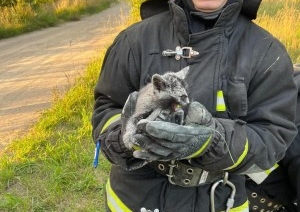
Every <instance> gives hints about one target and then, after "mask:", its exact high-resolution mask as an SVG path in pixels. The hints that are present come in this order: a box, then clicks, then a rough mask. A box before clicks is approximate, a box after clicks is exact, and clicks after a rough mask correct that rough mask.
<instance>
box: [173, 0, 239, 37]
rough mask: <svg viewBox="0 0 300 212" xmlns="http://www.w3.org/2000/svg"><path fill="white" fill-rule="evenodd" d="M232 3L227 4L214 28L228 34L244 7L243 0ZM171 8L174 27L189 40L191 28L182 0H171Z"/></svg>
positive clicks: (232, 1)
mask: <svg viewBox="0 0 300 212" xmlns="http://www.w3.org/2000/svg"><path fill="white" fill-rule="evenodd" d="M229 1H230V3H229V4H228V5H226V6H225V8H224V9H223V11H222V12H221V14H220V16H219V18H218V19H217V21H216V23H215V25H214V27H213V29H215V28H221V29H224V32H225V34H226V36H229V35H230V34H231V32H232V31H233V29H234V26H235V23H236V21H237V18H238V16H239V14H240V11H241V8H242V0H229ZM169 8H170V11H171V14H172V19H173V21H174V27H175V30H176V32H178V33H177V34H178V36H182V37H181V39H184V40H185V41H188V38H189V28H188V21H187V17H186V15H185V12H184V10H183V8H182V2H181V0H170V1H169Z"/></svg>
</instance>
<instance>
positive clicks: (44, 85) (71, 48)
mask: <svg viewBox="0 0 300 212" xmlns="http://www.w3.org/2000/svg"><path fill="white" fill-rule="evenodd" d="M128 14H129V6H128V5H127V4H126V3H118V4H114V5H112V6H111V7H110V8H109V9H107V10H105V11H103V12H101V13H99V14H96V15H92V16H88V17H85V18H82V19H81V20H80V21H76V22H70V23H65V24H62V25H59V26H58V27H51V28H47V29H44V30H40V31H36V32H32V33H28V34H25V35H21V36H17V37H13V38H9V39H4V40H0V64H1V65H0V138H1V140H0V150H1V149H2V150H3V149H4V148H5V147H6V146H7V145H8V144H9V143H10V142H11V141H12V140H13V139H15V138H17V137H19V136H22V135H24V133H26V132H27V131H28V130H29V129H30V127H32V125H34V123H36V121H37V120H38V118H39V116H40V114H41V112H42V111H43V110H45V109H47V108H49V107H50V106H51V105H50V104H51V97H52V95H53V91H54V90H56V89H58V90H59V91H64V90H65V89H66V88H67V87H68V86H70V84H71V82H72V79H74V78H75V77H76V76H78V75H79V74H80V73H82V72H83V71H84V70H85V67H86V66H87V64H88V63H89V62H90V61H91V60H92V59H93V58H94V57H95V56H96V54H97V53H99V52H100V51H102V50H103V49H105V48H106V47H107V46H108V45H109V44H110V43H111V41H112V38H113V37H115V36H116V35H117V32H118V31H119V28H118V26H120V24H122V23H124V20H126V18H127V16H128Z"/></svg>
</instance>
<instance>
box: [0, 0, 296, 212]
mask: <svg viewBox="0 0 300 212" xmlns="http://www.w3.org/2000/svg"><path fill="white" fill-rule="evenodd" d="M132 1H133V0H132ZM287 2H293V0H289V1H287ZM133 5H134V8H133V10H132V14H131V19H130V21H129V23H128V24H130V23H132V22H134V21H137V20H139V18H137V17H138V10H137V8H136V7H138V5H139V1H138V0H135V1H134V4H133ZM262 6H263V8H264V10H260V14H259V18H258V19H257V20H256V22H257V23H258V24H259V25H266V28H267V29H269V30H270V31H271V32H272V33H273V34H275V33H279V32H277V31H278V26H280V30H281V29H283V28H284V30H285V32H286V33H285V32H282V33H281V34H282V37H281V38H280V40H281V41H282V42H283V43H286V45H287V46H288V49H289V52H290V53H291V55H292V58H293V61H294V62H299V54H298V53H297V52H298V49H300V48H298V46H299V43H300V38H299V35H298V34H297V33H296V35H294V33H292V32H293V31H294V32H298V31H299V25H298V24H297V23H300V20H299V16H298V15H297V13H299V8H298V9H296V10H295V8H293V7H285V6H282V5H280V4H279V3H278V6H276V5H275V6H276V8H277V9H276V10H275V9H274V11H271V12H268V8H269V7H268V6H270V8H273V7H275V6H274V3H273V1H272V0H269V1H268V0H265V2H264V3H263V5H262ZM297 11H298V12H297ZM292 14H293V15H292ZM294 15H296V16H295V17H291V16H294ZM291 22H295V23H291ZM275 26H277V28H276V27H275ZM123 27H126V26H123ZM294 36H296V37H294ZM112 39H113V38H112ZM293 39H294V41H293V42H294V43H292V40H293ZM295 48H296V49H295ZM297 48H298V49H297ZM103 57H104V52H103V53H102V54H101V55H100V56H99V57H97V58H96V59H95V60H93V61H92V62H91V63H90V65H89V66H88V67H87V69H86V70H85V72H84V74H83V75H82V76H81V77H79V78H78V79H76V80H75V82H74V84H73V86H72V87H71V89H70V90H68V91H67V92H66V93H65V94H64V93H59V92H57V91H56V92H54V93H53V102H52V107H51V108H50V109H48V110H46V111H44V113H43V115H42V117H41V119H40V120H39V121H38V122H37V124H36V125H35V126H34V127H33V128H32V129H31V131H30V132H29V133H28V134H27V135H26V136H25V137H24V138H22V139H20V140H16V141H14V142H13V143H12V144H11V145H10V146H9V147H8V148H7V149H6V150H5V152H3V153H2V154H1V157H0V211H5V212H6V211H7V212H8V211H13V212H19V211H20V212H23V211H66V212H68V211H87V212H90V211H91V212H92V211H100V212H101V211H104V209H103V208H104V204H103V198H104V186H105V182H106V179H107V175H108V172H109V168H110V164H109V163H108V162H107V161H106V160H105V159H104V158H103V157H101V158H100V165H99V167H98V168H97V169H93V168H92V160H93V151H94V144H93V142H92V138H91V125H90V118H91V113H92V108H93V96H92V95H93V88H94V85H95V83H96V80H97V76H98V74H99V69H100V66H101V64H102V61H103ZM297 60H298V61H297Z"/></svg>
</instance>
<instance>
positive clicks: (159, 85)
mask: <svg viewBox="0 0 300 212" xmlns="http://www.w3.org/2000/svg"><path fill="white" fill-rule="evenodd" d="M152 84H153V86H154V88H155V89H157V90H159V91H161V90H164V89H165V88H166V87H167V81H166V80H165V79H164V78H162V77H161V76H160V75H159V74H154V75H153V76H152Z"/></svg>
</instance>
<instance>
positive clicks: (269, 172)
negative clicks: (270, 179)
mask: <svg viewBox="0 0 300 212" xmlns="http://www.w3.org/2000/svg"><path fill="white" fill-rule="evenodd" d="M278 166H279V165H278V164H277V163H276V164H275V165H274V166H273V167H272V168H270V169H268V170H266V171H265V173H266V174H267V175H269V174H271V172H272V171H274V170H275V169H277V167H278Z"/></svg>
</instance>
